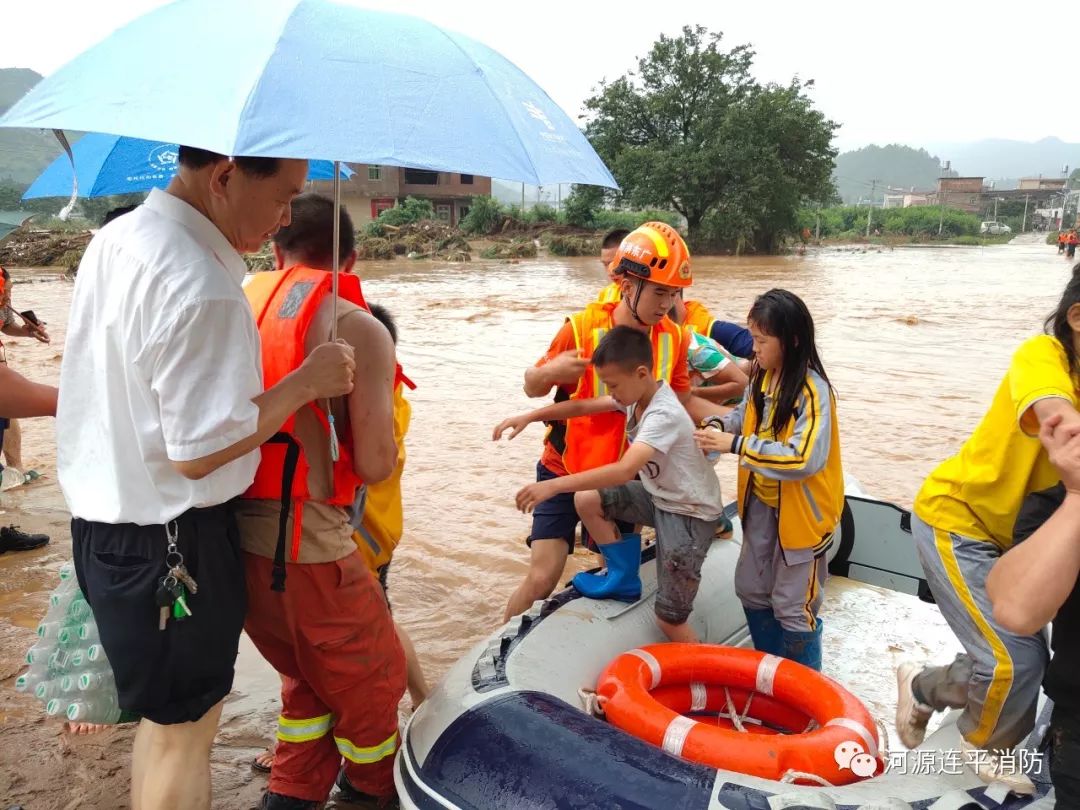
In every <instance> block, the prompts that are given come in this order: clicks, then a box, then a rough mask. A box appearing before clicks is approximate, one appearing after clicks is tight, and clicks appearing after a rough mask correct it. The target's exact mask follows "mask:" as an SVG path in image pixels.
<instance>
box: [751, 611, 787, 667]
mask: <svg viewBox="0 0 1080 810" xmlns="http://www.w3.org/2000/svg"><path fill="white" fill-rule="evenodd" d="M743 613H745V614H746V626H747V628H748V629H749V630H750V638H751V639H753V641H754V649H755V650H758V651H759V652H763V653H769V654H771V655H783V654H784V628H782V627H781V626H780V622H779V621H777V619H776V616H775V614H773V611H772V608H748V607H744V608H743Z"/></svg>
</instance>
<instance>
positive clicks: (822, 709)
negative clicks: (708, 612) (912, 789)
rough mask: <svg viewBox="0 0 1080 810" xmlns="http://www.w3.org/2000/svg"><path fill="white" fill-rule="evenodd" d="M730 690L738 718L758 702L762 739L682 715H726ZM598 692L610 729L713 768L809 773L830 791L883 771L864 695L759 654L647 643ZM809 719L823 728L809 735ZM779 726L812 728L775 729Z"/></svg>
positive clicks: (617, 665)
mask: <svg viewBox="0 0 1080 810" xmlns="http://www.w3.org/2000/svg"><path fill="white" fill-rule="evenodd" d="M725 688H726V690H727V694H730V695H731V703H732V705H734V706H735V707H736V710H737V711H739V712H740V714H741V713H743V712H745V711H746V709H747V700H750V701H751V704H752V705H751V707H750V712H749V716H751V717H753V718H755V719H757V720H759V721H761V725H760V727H759V728H758V729H756V730H757V731H758V732H759V733H746V732H742V731H738V730H736V729H734V728H732V727H731V724H732V721H731V720H730V718H729V719H727V720H726V721H724V720H723V719H721V722H720V723H719V724H716V723H710V722H703V721H700V720H698V719H695V718H693V717H686V716H684V712H687V711H700V712H706V711H723V710H724V708H725V707H726V705H727V702H728V701H727V695H726V694H725ZM596 693H597V696H598V697H599V699H600V703H601V705H602V706H603V709H604V714H605V715H606V716H607V719H608V720H609V721H610V722H611V723H612V724H613V725H615V726H617V727H618V728H621V729H623V730H624V731H627V732H629V733H631V734H633V735H634V736H635V737H639V738H640V739H643V740H645V741H647V742H651V743H653V744H654V745H657V746H660V747H661V748H663V749H664V750H665V751H667V752H668V753H670V754H674V755H676V756H680V757H683V758H684V759H689V760H692V761H694V762H700V763H702V764H704V765H710V766H712V767H714V768H722V769H724V770H729V771H736V772H739V773H744V774H749V775H752V776H759V777H762V778H764V779H774V780H779V779H783V778H785V776H789V777H790V776H794V778H795V781H801V780H800V779H799V778H798V776H797V775H798V774H804V773H808V774H814V775H815V776H817V777H819V778H822V779H825V780H827V781H828V782H829V783H830V784H832V785H845V784H850V783H851V782H857V781H859V780H860V779H862V778H865V776H869V775H873V774H877V773H880V772H881V770H882V768H883V763H882V760H881V753H880V749H879V746H880V740H879V739H878V734H877V727H876V726H875V724H874V721H873V718H872V717H871V716H870V713H869V712H868V711H867V710H866V707H864V706H863V705H862V703H861V702H860V701H859V699H858V698H856V697H855V696H854V695H853V694H851V693H850V692H849V691H847V690H846V689H845V688H844V687H842V686H841V685H840V684H838V683H837V682H836V681H834V680H832V679H831V678H828V677H826V676H825V675H822V674H821V673H820V672H815V671H814V670H812V669H809V668H808V667H804V666H802V665H801V664H797V663H795V662H794V661H789V660H788V659H786V658H779V657H777V656H775V655H768V654H766V653H761V652H758V651H757V650H748V649H743V648H741V647H721V646H718V645H714V644H674V643H672V644H655V645H652V646H648V647H641V648H639V649H636V650H631V651H630V652H627V653H623V654H622V655H620V656H619V657H618V658H616V659H615V660H614V661H612V662H611V663H610V664H608V666H607V668H606V669H605V670H604V672H603V673H602V674H601V676H600V681H599V683H598V684H597V687H596ZM753 704H756V708H755V707H754V706H753ZM740 719H741V718H740ZM808 720H813V721H814V722H815V723H816V724H817V725H818V728H816V729H813V730H809V729H808V728H807V725H808ZM775 726H779V727H781V728H784V729H789V730H793V729H798V728H803V729H806V730H803V731H801V732H797V733H783V734H775V733H769V731H770V730H775V729H772V728H770V727H775ZM748 730H751V729H750V728H749V727H748ZM841 752H846V753H847V754H848V756H847V760H848V762H849V765H847V766H842V765H841V764H840V762H838V761H837V760H838V759H840V760H841V761H843V760H844V759H845V758H844V757H843V756H841V755H840V753H841ZM853 754H862V755H864V756H865V755H869V756H870V757H872V758H873V759H874V763H873V771H872V774H867V773H865V771H866V770H867V768H866V765H867V764H868V762H866V761H865V760H864V761H863V763H862V766H861V767H858V768H855V769H854V770H853V768H854V763H853V762H851V756H852V755H853ZM856 770H858V771H862V772H864V775H863V776H860V775H858V774H857V773H856Z"/></svg>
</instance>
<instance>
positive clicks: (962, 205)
mask: <svg viewBox="0 0 1080 810" xmlns="http://www.w3.org/2000/svg"><path fill="white" fill-rule="evenodd" d="M982 194H983V178H982V177H942V178H940V179H939V180H938V187H937V191H935V192H933V193H932V194H930V195H928V204H929V205H945V206H947V207H948V208H955V209H957V210H960V211H967V212H969V213H972V214H975V213H978V212H979V210H980V208H981V203H982Z"/></svg>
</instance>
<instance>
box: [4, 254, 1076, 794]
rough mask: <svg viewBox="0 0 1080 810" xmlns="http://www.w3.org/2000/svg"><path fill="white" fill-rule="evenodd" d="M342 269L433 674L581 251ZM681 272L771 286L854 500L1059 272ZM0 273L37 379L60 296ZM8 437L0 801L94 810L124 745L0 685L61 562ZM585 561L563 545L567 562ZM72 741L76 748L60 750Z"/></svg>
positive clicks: (1030, 322) (500, 571) (946, 433)
mask: <svg viewBox="0 0 1080 810" xmlns="http://www.w3.org/2000/svg"><path fill="white" fill-rule="evenodd" d="M360 270H361V272H362V274H363V276H364V289H365V294H366V296H367V298H368V300H369V301H371V302H374V303H381V304H384V305H386V306H388V307H389V308H390V310H391V311H392V312H393V314H394V316H395V317H396V319H397V321H398V327H399V332H400V344H399V355H400V359H401V362H402V364H403V366H404V367H405V369H406V372H407V373H408V375H409V376H410V377H411V378H412V379H413V380H414V381H416V382H417V384H418V385H419V388H418V389H417V390H416V391H415V392H412V394H411V395H410V399H411V400H412V403H413V408H414V412H413V422H412V430H411V432H410V434H409V437H408V455H409V460H408V463H407V466H406V473H405V485H404V487H405V516H406V534H405V539H404V540H403V542H402V544H401V546H400V548H399V550H398V553H397V556H396V557H395V559H394V563H393V566H392V570H391V574H390V594H391V599H392V601H393V603H394V608H395V616H396V617H397V618H398V620H399V621H401V622H402V623H403V624H404V625H405V626H406V628H407V629H408V630H409V632H410V634H411V636H412V638H413V641H414V643H415V644H416V647H417V649H418V651H419V653H420V657H421V660H422V663H423V665H424V667H425V669H426V670H427V673H428V675H429V678H430V679H432V680H437V679H438V677H439V676H441V674H442V673H443V672H444V671H445V669H446V668H447V667H448V666H449V665H450V664H451V663H452V662H453V661H454V660H455V659H456V658H457V657H459V656H460V655H461V654H462V653H463V652H464V651H465V650H466V649H467V648H468V647H469V646H470V645H471V644H472V643H474V642H475V641H476V640H477V639H479V638H481V637H482V636H484V635H486V634H488V633H489V632H490V631H491V630H492V629H493V628H494V627H495V626H496V625H497V624H498V621H499V619H500V617H501V614H502V610H503V607H504V605H505V602H506V599H507V597H508V596H509V594H510V592H511V591H512V590H513V588H514V587H515V586H516V584H517V582H518V580H519V579H520V578H521V576H522V575H523V574H524V573H525V571H526V567H527V561H528V553H527V549H526V548H525V545H524V542H523V538H524V537H525V536H526V534H527V532H528V528H529V520H528V518H527V517H525V516H522V515H520V514H518V513H517V512H516V511H515V509H514V504H513V496H514V493H515V492H516V490H517V489H518V488H519V487H520V486H522V485H523V484H525V483H527V482H529V481H531V480H532V477H533V469H534V464H535V462H536V459H537V456H538V453H539V449H540V439H541V435H542V430H541V429H540V428H539V427H538V426H534V427H533V428H531V429H530V430H529V431H527V432H526V433H525V434H524V435H522V436H521V437H519V438H518V439H517V440H515V441H514V442H512V443H506V442H502V443H499V444H495V443H493V442H491V440H490V433H491V428H492V426H493V425H495V424H496V423H497V422H498V421H499V420H500V419H502V418H503V417H504V416H507V415H510V414H513V413H516V412H519V411H522V410H526V409H528V408H530V407H535V406H536V405H537V404H538V403H536V402H532V401H529V400H528V399H526V397H525V396H524V395H523V394H522V392H521V382H522V372H523V370H524V369H525V368H526V366H528V365H529V364H531V363H533V362H534V361H535V360H536V359H537V358H538V357H539V356H540V355H541V354H542V353H543V352H544V351H545V350H546V348H547V345H548V342H549V341H550V340H551V338H552V337H553V336H554V334H555V332H556V331H557V330H558V328H559V326H560V324H561V321H562V319H563V317H564V316H565V315H566V314H568V313H570V312H572V311H573V310H575V309H579V308H580V307H581V306H582V305H583V304H585V303H587V302H588V301H590V300H591V299H592V298H593V297H594V296H595V294H596V291H597V290H598V289H599V287H600V286H601V285H602V283H603V282H604V279H603V275H602V270H601V266H600V263H599V261H598V260H596V259H558V258H548V259H537V260H528V261H523V262H521V263H520V264H505V263H492V262H480V261H476V262H472V263H471V264H457V265H440V264H432V263H427V262H425V263H411V262H407V261H404V260H399V261H396V262H387V263H364V264H361V265H360ZM694 275H695V286H694V296H693V297H695V298H699V299H701V300H703V301H704V302H706V303H707V304H708V306H709V307H710V308H711V309H712V310H713V312H714V313H715V314H716V315H717V316H721V317H727V318H728V319H729V320H736V321H742V320H743V319H744V317H745V313H746V311H747V309H748V308H749V305H750V303H751V302H752V300H753V298H754V296H755V295H756V294H758V293H760V292H762V291H764V290H767V289H769V288H771V287H777V286H781V287H785V288H787V289H790V290H793V291H794V292H796V293H798V294H799V295H801V296H802V297H803V298H804V299H805V300H806V302H807V304H808V305H809V307H810V310H811V312H812V313H813V315H814V318H815V321H816V324H817V329H818V346H819V348H820V350H821V354H822V357H823V360H824V363H825V367H826V370H827V371H828V373H829V376H830V378H831V380H832V382H833V383H834V385H835V386H836V388H837V390H838V392H839V397H840V402H839V418H840V429H841V436H842V443H843V458H844V466H845V469H846V471H847V472H849V473H851V474H853V475H855V476H856V477H857V478H858V479H859V480H860V481H861V482H862V485H863V487H864V489H865V490H866V491H867V492H869V493H871V494H873V495H876V496H879V497H883V498H886V499H889V500H893V501H895V502H896V503H898V504H901V505H903V506H905V507H906V506H910V504H911V501H912V498H913V496H914V493H915V491H916V490H917V488H918V486H919V484H920V482H921V480H922V478H923V477H924V476H925V474H926V473H927V472H928V471H929V470H930V468H931V467H932V466H933V465H934V464H936V463H937V462H938V461H940V460H941V459H943V458H945V457H946V456H947V455H949V454H950V453H952V452H953V451H954V450H955V449H956V447H957V446H958V444H959V443H960V442H961V441H962V440H963V439H964V438H965V437H966V436H967V434H968V433H969V432H970V431H971V429H972V428H973V427H974V425H975V423H976V421H977V419H978V418H979V417H980V416H981V414H982V411H983V409H984V407H985V406H986V404H987V403H988V402H989V399H990V396H991V394H992V392H993V390H994V388H995V386H996V385H997V384H998V382H999V380H1000V378H1001V375H1002V373H1003V371H1004V369H1005V366H1006V365H1007V363H1008V360H1009V357H1010V355H1011V353H1012V352H1013V350H1014V349H1015V347H1016V345H1017V344H1018V343H1019V342H1020V341H1021V340H1023V339H1024V338H1025V337H1027V336H1029V335H1031V334H1034V333H1035V332H1037V331H1039V330H1040V328H1041V323H1042V320H1043V318H1044V317H1045V316H1046V314H1047V313H1048V312H1049V311H1050V310H1051V308H1052V307H1053V306H1054V304H1055V302H1056V300H1057V297H1058V296H1059V295H1060V292H1061V290H1062V288H1063V286H1064V284H1065V282H1066V280H1067V278H1068V265H1067V264H1066V263H1065V262H1064V261H1063V260H1061V259H1060V258H1058V257H1057V256H1056V255H1055V253H1054V251H1053V249H1052V248H1050V247H1049V246H1047V245H1044V244H1042V240H1041V239H1038V240H1035V239H1034V238H1031V237H1022V238H1021V240H1019V241H1018V243H1015V244H1012V245H1007V246H1000V247H993V248H936V249H912V248H908V249H895V250H888V249H885V250H877V249H871V250H868V251H864V250H862V249H858V248H856V249H837V250H824V251H820V252H812V253H810V254H808V255H807V256H805V257H779V258H777V257H771V258H760V259H759V258H751V259H737V258H711V257H710V258H700V259H696V260H695V262H694ZM15 277H16V280H18V281H23V280H25V281H30V280H31V279H32V280H34V283H20V284H18V285H17V286H16V287H15V288H14V299H15V304H16V307H17V308H18V309H20V310H23V309H29V308H32V309H34V310H35V311H36V313H37V314H38V316H39V317H41V318H42V319H43V320H45V321H48V322H49V328H50V331H51V333H52V336H53V344H52V345H51V346H43V345H41V344H38V343H36V342H34V341H32V340H25V339H19V340H16V341H7V343H8V356H9V360H10V362H11V365H12V366H13V367H14V368H15V369H17V370H19V371H21V372H23V373H25V374H27V375H28V376H30V377H32V378H34V379H37V380H41V381H55V380H56V378H57V375H58V373H59V359H60V354H61V350H62V346H63V339H64V325H65V321H66V315H67V310H68V306H69V304H70V299H71V292H72V285H71V284H70V282H67V281H64V280H62V279H60V278H58V277H56V276H55V275H51V274H46V273H44V272H42V273H34V272H25V273H24V272H21V271H16V272H15ZM23 427H24V440H23V445H24V450H23V454H24V457H25V458H26V459H27V461H28V463H30V464H32V465H33V466H34V467H36V468H37V469H39V470H41V471H43V472H45V473H46V474H47V476H48V478H47V479H46V480H45V481H43V482H41V483H39V484H37V485H35V486H34V487H32V488H28V489H25V490H22V491H15V492H11V493H4V495H3V496H0V498H2V500H0V509H7V510H8V512H7V514H4V515H0V521H3V523H5V524H6V523H8V522H17V523H22V524H23V525H24V526H28V527H32V528H39V529H44V530H46V531H49V532H51V533H52V534H53V539H54V542H53V544H52V545H51V546H50V547H48V548H47V549H43V550H42V551H41V552H32V553H29V554H25V555H5V556H4V557H2V558H0V648H2V649H3V653H2V654H0V679H5V678H7V679H8V680H0V724H2V727H3V728H4V731H3V733H2V734H0V752H2V756H0V761H2V762H4V763H14V761H15V760H16V759H17V758H18V756H19V755H18V751H20V750H24V749H25V750H27V751H36V752H40V753H41V754H42V760H41V764H40V765H35V766H33V768H31V769H30V770H31V772H30V774H29V775H28V774H27V771H26V769H22V770H21V771H20V770H17V769H16V768H15V766H14V765H12V767H9V766H8V765H7V764H5V765H3V766H0V802H3V801H4V800H7V799H9V798H10V799H11V800H15V799H18V800H20V801H22V803H23V804H24V805H25V806H26V808H27V810H38V808H47V807H65V806H70V807H75V806H82V807H102V808H104V807H114V806H118V804H117V802H116V796H117V795H123V792H124V791H125V790H126V781H125V775H124V764H125V762H126V756H125V753H126V748H127V745H126V738H125V737H124V736H123V735H124V732H119V731H118V732H109V734H107V735H97V739H92V740H88V741H85V742H83V741H78V742H75V743H68V742H66V741H63V740H60V741H59V742H58V741H57V737H56V729H55V727H54V724H45V723H44V721H43V720H41V719H39V717H38V716H37V712H36V708H37V707H36V705H31V704H30V703H29V702H28V701H27V700H26V699H24V698H23V697H22V696H17V695H14V694H13V693H12V691H11V689H10V685H11V683H12V681H11V680H10V677H11V676H12V675H13V674H15V672H16V671H17V661H18V659H19V657H20V656H21V654H22V652H23V651H24V650H25V648H26V646H28V638H29V631H28V628H32V627H34V626H35V625H36V623H37V618H38V616H39V615H40V614H41V612H43V609H44V608H43V606H44V603H45V595H46V593H47V591H48V590H49V589H51V588H52V587H53V583H54V581H55V571H56V569H57V568H58V566H59V564H60V562H62V561H63V560H64V559H65V558H66V557H67V556H68V553H69V536H68V533H67V528H66V521H67V515H66V514H65V513H64V512H63V498H62V496H61V495H60V493H59V489H58V487H57V486H56V481H55V448H54V435H53V429H52V424H51V422H50V421H48V420H36V421H29V422H24V423H23ZM718 471H719V472H720V473H721V482H722V484H723V486H724V489H725V496H726V497H727V498H729V499H730V498H732V497H733V496H734V479H735V475H734V466H733V465H729V464H724V463H721V465H720V466H719V467H718ZM590 562H591V556H590V555H588V554H584V553H579V555H577V556H576V557H574V558H573V559H572V560H571V561H570V563H569V564H568V570H569V569H577V568H581V567H585V566H586V564H588V563H590ZM239 669H240V674H239V676H238V681H237V691H238V692H239V693H240V697H239V699H238V700H236V701H234V703H235V705H234V706H233V707H232V709H233V710H232V711H231V712H228V711H227V716H229V717H231V719H230V720H228V721H227V722H226V724H225V727H224V730H223V733H222V736H221V738H219V741H221V742H223V743H224V744H225V745H226V746H232V747H231V748H230V749H229V751H230V752H231V753H225V754H215V789H216V791H217V794H218V800H217V801H215V806H220V807H244V806H247V804H246V803H245V802H247V801H248V800H250V799H253V798H254V797H256V796H257V794H258V789H259V787H260V786H261V781H260V780H258V779H256V780H255V781H254V782H252V779H251V777H250V774H248V773H247V772H246V770H245V769H244V765H245V763H246V761H247V759H248V758H249V757H250V755H251V754H252V753H254V751H255V750H257V747H258V746H259V745H261V744H262V742H263V740H265V739H267V738H268V737H269V735H270V731H271V728H270V725H269V724H270V722H271V721H272V719H273V716H274V715H275V714H276V710H275V700H274V684H275V681H274V679H273V676H272V674H269V673H268V672H267V671H266V668H265V665H263V664H262V662H261V661H259V659H258V657H257V655H254V654H252V653H251V651H250V650H248V649H246V648H245V650H243V651H242V655H241V662H240V668H239ZM16 746H19V747H18V748H17V747H16ZM78 746H82V747H83V748H84V750H87V751H91V752H93V753H92V756H90V757H86V756H84V755H79V756H77V758H74V759H73V758H72V753H71V751H72V748H73V747H75V748H77V747H78ZM219 747H221V746H219ZM87 759H90V760H92V761H93V762H92V763H91V764H90V765H88V764H87V762H86V760H87ZM59 769H63V770H59ZM70 769H76V770H78V771H79V773H80V776H81V777H82V779H80V780H79V782H80V783H81V788H79V790H80V791H83V790H87V789H88V788H89V787H90V784H91V780H93V782H94V784H93V789H91V790H90V791H89V793H81V794H74V793H73V792H72V786H71V785H70V784H67V785H65V784H63V783H62V782H61V781H60V774H61V773H62V772H67V771H69V770H70ZM87 769H89V770H87ZM50 774H51V775H50ZM110 791H111V794H110ZM79 795H81V799H79V801H78V803H76V804H72V803H71V802H72V801H74V800H75V799H77V798H78V796H79ZM29 797H33V799H34V800H32V801H30V800H28V798H29ZM124 805H125V806H126V802H125V803H124Z"/></svg>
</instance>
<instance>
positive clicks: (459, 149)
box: [0, 0, 617, 188]
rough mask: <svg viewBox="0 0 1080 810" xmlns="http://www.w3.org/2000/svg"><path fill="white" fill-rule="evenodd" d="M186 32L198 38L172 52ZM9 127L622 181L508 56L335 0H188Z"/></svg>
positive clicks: (77, 72) (149, 21) (125, 38)
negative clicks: (166, 45)
mask: <svg viewBox="0 0 1080 810" xmlns="http://www.w3.org/2000/svg"><path fill="white" fill-rule="evenodd" d="M178 32H183V35H184V37H185V39H188V40H190V41H192V42H198V43H199V47H198V48H197V49H194V50H189V51H183V50H169V49H166V50H165V51H163V50H162V43H168V42H173V41H175V38H176V36H177V34H178ZM0 126H5V127H39V128H50V129H74V130H83V131H89V132H108V133H116V134H122V135H127V136H131V137H138V138H145V139H148V140H158V141H166V142H170V143H183V144H188V145H190V146H197V147H201V148H203V149H210V150H213V151H215V152H219V153H221V154H226V155H252V156H266V157H292V158H324V159H329V160H335V161H351V162H357V163H370V164H387V165H395V166H411V167H415V168H421V169H431V170H437V171H454V172H466V173H471V174H478V175H483V176H488V177H502V178H505V179H508V180H521V181H525V182H529V183H535V184H541V185H547V184H553V183H587V184H594V185H600V186H608V187H610V188H617V184H616V183H615V180H614V179H613V178H612V176H611V173H610V172H609V171H608V170H607V167H605V166H604V164H603V162H602V161H601V160H600V159H599V157H598V156H597V155H596V153H595V152H594V151H593V149H592V147H591V146H590V145H589V143H588V141H587V140H586V139H585V137H584V135H583V134H582V133H581V131H580V130H579V129H578V127H577V126H576V125H575V124H574V122H573V121H572V120H571V119H570V118H569V117H568V116H567V115H566V113H564V112H563V111H562V110H561V109H559V107H558V106H557V105H556V104H555V103H554V102H553V101H552V100H551V99H550V98H549V97H548V95H547V94H546V93H545V92H544V91H543V90H541V89H540V88H539V87H538V86H537V85H536V84H535V83H534V82H533V81H532V80H531V79H529V77H528V76H526V75H525V74H524V73H523V72H522V71H521V70H519V69H518V68H517V67H516V66H515V65H513V64H512V63H511V62H509V61H508V60H507V59H505V58H504V57H503V56H501V55H499V54H498V53H496V52H495V51H493V50H491V49H490V48H488V47H486V46H485V45H482V44H480V43H479V42H476V41H475V40H473V39H470V38H469V37H466V36H463V35H461V34H457V33H452V32H449V31H445V30H443V29H441V28H439V27H437V26H435V25H433V24H432V23H429V22H427V21H424V20H420V19H417V18H415V17H409V16H405V15H400V14H391V13H385V12H377V11H369V10H366V9H361V8H356V7H353V6H348V5H342V4H339V3H336V2H332V0H232V1H231V2H222V0H179V1H178V2H176V3H173V4H171V5H168V6H164V7H162V8H159V9H156V10H154V11H151V12H149V13H148V14H146V15H144V16H142V17H140V18H138V19H136V20H135V21H134V22H132V23H130V24H128V25H127V26H125V27H123V28H121V29H119V30H117V31H115V32H114V33H113V34H111V35H110V36H109V37H107V38H106V39H105V40H103V41H102V42H101V43H99V44H98V45H95V46H93V47H91V48H90V49H89V50H87V51H85V52H83V53H82V54H81V55H79V56H77V57H76V58H75V59H73V60H72V61H71V62H69V63H68V64H67V65H65V66H64V67H62V68H60V69H59V70H58V71H56V73H54V74H53V75H51V76H49V77H48V78H46V79H45V80H43V81H42V82H40V83H39V84H38V85H37V86H36V87H34V89H33V90H31V91H30V92H29V93H28V94H27V95H26V96H25V97H24V98H23V99H21V100H20V101H19V102H18V103H16V104H15V105H14V106H13V107H12V108H11V109H10V110H8V112H7V113H6V114H5V115H4V116H3V117H2V118H0Z"/></svg>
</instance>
